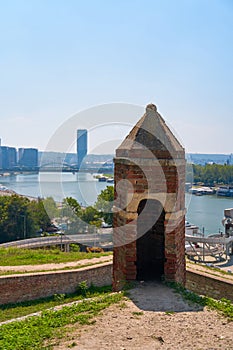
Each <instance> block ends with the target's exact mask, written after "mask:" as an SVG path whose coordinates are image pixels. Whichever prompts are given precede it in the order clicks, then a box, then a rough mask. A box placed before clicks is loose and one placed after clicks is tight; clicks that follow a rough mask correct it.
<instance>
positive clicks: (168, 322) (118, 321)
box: [55, 282, 233, 350]
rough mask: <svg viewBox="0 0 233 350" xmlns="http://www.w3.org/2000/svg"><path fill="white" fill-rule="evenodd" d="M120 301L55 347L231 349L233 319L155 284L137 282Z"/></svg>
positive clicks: (62, 349) (77, 349)
mask: <svg viewBox="0 0 233 350" xmlns="http://www.w3.org/2000/svg"><path fill="white" fill-rule="evenodd" d="M124 304H125V306H122V304H120V305H113V306H111V307H110V308H108V309H107V310H105V311H104V312H103V314H102V315H101V316H99V317H97V318H96V323H95V324H93V325H90V326H85V327H82V326H77V329H76V331H75V332H71V333H70V335H69V340H68V341H67V340H66V341H63V342H60V345H57V346H55V349H56V350H67V349H70V348H72V349H74V350H92V349H95V350H100V349H101V350H105V349H106V350H107V349H108V350H109V349H112V350H141V349H143V350H153V349H163V350H180V349H182V350H186V349H187V350H193V349H196V350H217V349H224V350H232V349H233V323H229V322H228V321H227V320H226V319H225V318H224V317H221V316H219V315H218V314H217V312H215V311H208V310H207V309H206V308H205V309H202V308H201V307H199V306H195V305H191V304H188V303H187V302H184V301H183V299H182V297H181V296H180V295H177V294H175V293H174V291H173V290H172V289H170V288H168V287H166V286H164V285H162V284H160V283H156V282H153V283H142V284H138V285H137V287H136V288H134V289H132V290H131V292H130V299H129V300H127V301H126V302H125V303H124Z"/></svg>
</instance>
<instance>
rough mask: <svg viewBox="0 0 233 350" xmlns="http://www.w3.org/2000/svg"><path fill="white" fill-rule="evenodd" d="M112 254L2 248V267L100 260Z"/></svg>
mask: <svg viewBox="0 0 233 350" xmlns="http://www.w3.org/2000/svg"><path fill="white" fill-rule="evenodd" d="M111 254H112V253H111V252H104V253H84V252H69V253H67V252H61V251H60V250H59V249H37V250H33V249H19V248H0V265H1V266H20V265H40V264H49V263H64V262H70V261H78V260H83V259H92V258H98V257H101V256H106V255H111Z"/></svg>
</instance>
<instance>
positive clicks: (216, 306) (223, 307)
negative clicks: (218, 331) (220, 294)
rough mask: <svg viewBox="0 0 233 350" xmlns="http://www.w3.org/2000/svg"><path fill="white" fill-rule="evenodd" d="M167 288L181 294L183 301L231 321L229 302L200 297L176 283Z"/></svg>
mask: <svg viewBox="0 0 233 350" xmlns="http://www.w3.org/2000/svg"><path fill="white" fill-rule="evenodd" d="M167 284H168V286H170V287H172V288H173V289H175V291H176V292H178V293H179V294H181V295H182V296H183V298H184V299H186V300H189V301H191V302H193V303H196V304H199V305H201V306H203V307H204V306H207V307H209V308H210V309H212V310H217V311H218V312H220V313H221V314H222V315H223V316H225V317H227V319H228V321H233V304H232V302H231V301H230V300H228V299H225V298H222V299H221V300H216V299H213V298H210V297H206V296H201V295H198V294H196V293H193V292H190V291H188V290H187V289H185V288H184V287H183V286H181V285H179V284H177V283H167Z"/></svg>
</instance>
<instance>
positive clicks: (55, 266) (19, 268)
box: [0, 255, 112, 272]
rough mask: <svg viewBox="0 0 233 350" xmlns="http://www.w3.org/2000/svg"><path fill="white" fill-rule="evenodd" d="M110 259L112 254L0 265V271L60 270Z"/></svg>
mask: <svg viewBox="0 0 233 350" xmlns="http://www.w3.org/2000/svg"><path fill="white" fill-rule="evenodd" d="M107 261H112V256H111V255H107V256H101V257H100V258H92V259H83V260H79V261H71V262H66V263H59V264H58V263H51V264H40V265H20V266H0V272H1V271H2V272H6V271H16V272H17V271H18V272H33V271H50V270H61V269H64V268H74V269H75V267H79V266H83V265H87V264H93V265H94V264H98V263H101V262H107Z"/></svg>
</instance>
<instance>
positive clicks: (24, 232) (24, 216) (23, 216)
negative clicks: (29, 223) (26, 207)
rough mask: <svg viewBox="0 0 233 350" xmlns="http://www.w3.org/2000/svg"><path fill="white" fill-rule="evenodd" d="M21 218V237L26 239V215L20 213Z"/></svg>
mask: <svg viewBox="0 0 233 350" xmlns="http://www.w3.org/2000/svg"><path fill="white" fill-rule="evenodd" d="M20 216H21V217H22V218H23V239H26V215H20Z"/></svg>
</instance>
